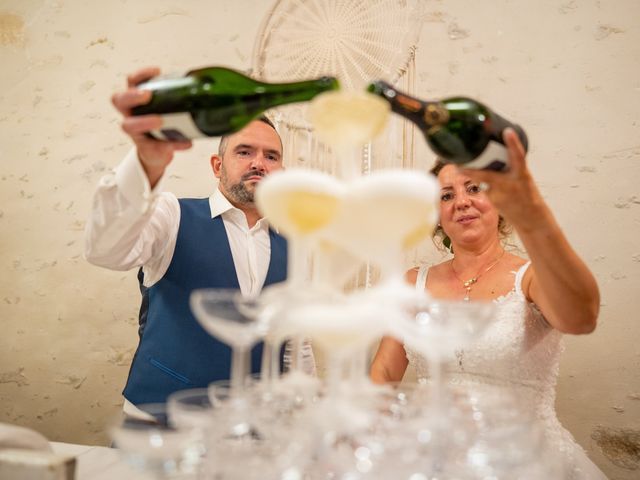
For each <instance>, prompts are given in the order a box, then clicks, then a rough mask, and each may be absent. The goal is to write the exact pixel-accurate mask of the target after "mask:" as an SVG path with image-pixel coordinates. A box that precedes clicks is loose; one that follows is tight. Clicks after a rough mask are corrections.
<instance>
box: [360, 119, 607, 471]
mask: <svg viewBox="0 0 640 480" xmlns="http://www.w3.org/2000/svg"><path fill="white" fill-rule="evenodd" d="M504 140H505V144H506V146H507V150H508V154H509V161H510V164H511V168H510V170H509V171H508V172H506V173H496V172H489V171H477V170H460V169H458V168H457V167H456V166H454V165H444V166H442V168H441V169H440V170H439V172H438V180H439V182H440V186H441V201H440V225H439V227H438V229H439V230H442V233H443V234H444V235H446V236H447V237H448V239H449V241H450V242H451V243H450V246H451V249H452V252H453V258H452V259H450V260H447V261H444V262H442V263H440V264H438V265H435V266H433V267H431V268H429V269H426V268H425V267H422V268H420V269H413V270H410V271H409V272H407V280H408V281H409V282H411V283H413V284H416V285H417V288H426V289H427V290H428V291H429V293H430V294H431V296H432V297H434V298H439V299H447V300H461V301H464V300H471V301H473V300H480V301H482V300H485V301H488V300H492V301H494V302H495V303H496V306H497V314H496V319H495V321H494V322H493V323H492V325H491V326H490V327H489V328H488V330H487V332H485V334H484V335H483V337H482V338H481V339H480V340H479V341H478V342H476V344H474V345H473V346H472V347H470V348H467V349H465V351H462V352H457V354H456V360H455V362H451V364H450V365H447V371H448V373H449V377H450V379H451V381H452V382H457V383H462V384H464V383H467V384H470V385H474V384H478V385H479V384H492V385H498V386H500V385H503V386H506V387H508V388H513V389H516V390H518V389H520V390H521V392H520V393H523V394H524V395H527V396H528V399H529V400H530V401H531V402H532V405H531V408H532V410H533V411H535V412H536V413H537V415H538V418H539V419H540V420H542V421H543V423H544V425H545V427H546V434H547V439H548V441H549V442H550V443H551V446H552V447H553V448H557V449H558V451H560V452H562V455H563V457H564V464H565V465H564V466H565V469H566V470H567V475H568V477H567V478H575V479H584V478H586V479H602V478H606V477H605V476H604V474H603V473H602V472H601V471H600V470H599V469H598V468H597V467H596V466H595V465H594V464H593V463H592V462H591V461H590V460H589V459H588V458H587V457H586V455H585V453H584V451H583V450H582V449H581V448H580V447H579V446H578V445H577V444H576V443H575V441H574V440H573V438H572V437H571V434H570V433H569V432H567V431H566V430H565V429H564V428H563V427H562V426H561V425H560V423H559V422H558V420H557V417H556V414H555V408H554V400H555V385H556V379H557V371H558V364H559V356H560V353H561V350H562V343H561V337H562V334H563V333H570V334H583V333H590V332H592V331H593V330H594V328H595V327H596V320H597V317H598V310H599V305H600V295H599V291H598V286H597V284H596V281H595V279H594V277H593V275H592V274H591V272H590V271H589V269H588V268H587V266H586V265H585V264H584V263H583V262H582V261H581V260H580V258H579V257H578V255H577V254H576V253H575V251H574V250H573V248H572V247H571V245H570V244H569V242H568V241H567V239H566V238H565V236H564V234H563V233H562V231H561V229H560V227H559V225H558V224H557V222H556V220H555V218H554V217H553V214H552V213H551V211H550V209H549V207H548V206H547V205H546V203H545V202H544V200H543V199H542V196H541V195H540V192H539V191H538V189H537V187H536V185H535V182H534V181H533V178H532V177H531V174H530V172H529V170H528V168H527V165H526V163H525V151H524V148H523V147H522V144H521V143H520V140H519V139H518V137H517V135H516V134H515V132H513V131H512V130H507V131H505V134H504ZM505 221H506V222H508V223H509V224H510V225H512V226H513V228H515V230H516V232H517V233H518V235H519V237H520V239H521V241H522V243H523V245H524V247H525V248H526V250H527V253H528V255H529V257H530V259H531V260H530V261H527V260H525V259H523V258H520V257H518V256H516V255H513V254H511V253H508V252H506V251H505V249H504V247H503V245H502V243H501V237H503V234H504V222H505ZM446 243H448V241H447V242H446ZM407 354H408V355H407ZM407 356H408V357H409V358H407ZM409 362H412V363H415V368H416V370H417V371H418V374H419V375H421V374H422V375H424V374H425V373H426V372H425V370H426V367H425V365H424V364H423V362H422V360H421V359H420V357H419V356H418V355H415V354H413V353H412V352H410V351H409V352H406V351H405V349H404V346H403V345H402V343H400V342H398V341H397V340H395V339H393V338H384V339H383V340H382V342H381V344H380V347H379V349H378V352H377V353H376V356H375V358H374V360H373V363H372V366H371V372H370V374H371V379H372V380H373V381H374V382H376V383H384V382H394V381H399V380H401V379H402V377H403V375H404V372H405V369H406V367H407V365H408V363H409Z"/></svg>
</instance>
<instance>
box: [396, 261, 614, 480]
mask: <svg viewBox="0 0 640 480" xmlns="http://www.w3.org/2000/svg"><path fill="white" fill-rule="evenodd" d="M528 266H529V263H527V264H525V265H523V266H522V267H521V268H520V269H519V270H518V271H517V272H513V273H514V275H515V281H514V287H513V289H512V290H511V292H509V293H508V294H506V295H504V296H502V297H500V298H498V299H496V300H495V301H494V302H495V303H496V304H497V313H496V319H495V321H494V322H492V323H491V325H490V326H489V327H488V328H487V330H486V331H485V333H484V335H483V336H482V337H481V338H480V339H479V341H477V342H475V343H474V344H473V346H472V347H470V348H466V349H465V350H464V351H459V352H457V353H456V358H455V360H454V361H451V362H449V363H448V364H447V365H446V366H445V371H446V374H447V379H448V381H449V382H450V383H453V384H456V385H462V386H469V387H470V388H472V387H473V386H474V385H475V386H483V385H490V386H493V387H496V386H497V387H504V388H506V389H510V391H513V392H514V393H515V394H516V395H517V398H518V399H519V401H520V402H526V404H525V405H521V406H522V407H523V409H524V411H528V412H535V414H536V417H537V419H538V420H539V421H540V422H541V424H542V425H543V426H544V428H545V434H546V441H547V443H548V445H549V446H550V447H551V448H552V449H553V451H555V452H559V453H560V455H561V457H562V461H563V463H564V471H565V478H567V479H571V480H583V479H586V480H601V479H605V480H606V478H607V477H606V476H605V475H604V473H602V472H601V471H600V470H599V469H598V467H597V466H596V465H595V464H594V463H593V462H592V461H591V460H590V459H589V458H588V457H587V455H586V453H585V452H584V450H583V449H582V447H580V446H579V445H578V444H577V443H576V441H575V440H574V438H573V436H572V435H571V434H570V433H569V432H568V431H567V430H566V429H565V428H564V427H563V426H562V425H561V424H560V422H559V421H558V418H557V416H556V411H555V398H556V392H555V387H556V381H557V377H558V370H559V362H560V355H561V353H562V351H563V342H562V334H561V333H560V332H559V331H557V330H555V329H553V328H551V327H550V326H549V324H548V323H547V322H546V320H545V319H544V317H543V316H542V314H541V313H540V311H539V310H538V308H537V307H536V306H535V305H534V304H532V303H529V302H528V301H527V300H526V298H525V296H524V294H523V292H522V289H521V283H522V277H523V276H524V273H525V271H526V269H527V268H528ZM427 270H428V269H427V268H426V267H422V268H421V269H420V271H419V273H418V279H417V281H416V288H418V289H424V286H425V284H426V276H427ZM405 349H406V351H407V358H408V359H409V363H410V364H411V365H412V366H413V367H414V369H415V370H416V373H417V375H418V377H419V378H420V377H425V376H427V373H428V372H427V364H426V362H425V360H424V359H423V358H422V357H421V356H420V355H418V354H417V353H415V352H413V351H411V350H410V349H409V348H406V347H405Z"/></svg>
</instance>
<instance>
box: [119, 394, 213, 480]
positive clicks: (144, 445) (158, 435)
mask: <svg viewBox="0 0 640 480" xmlns="http://www.w3.org/2000/svg"><path fill="white" fill-rule="evenodd" d="M139 408H140V409H141V410H143V411H144V412H146V413H148V414H150V418H149V419H136V418H130V417H125V418H122V415H121V414H119V417H118V421H117V422H116V424H115V425H114V426H113V427H112V428H111V429H110V435H111V438H112V440H113V442H114V446H115V447H116V448H117V449H119V450H120V452H121V453H122V455H123V457H124V459H125V461H126V462H127V463H128V464H129V465H131V466H132V467H133V468H135V469H136V470H139V471H143V472H149V473H151V474H152V475H154V476H155V477H156V478H158V479H169V478H181V479H185V480H186V479H194V480H195V478H196V474H197V471H198V466H199V464H200V459H201V450H200V445H201V444H200V439H199V437H198V435H197V433H196V432H195V431H194V430H193V429H192V428H184V427H182V426H176V425H174V424H172V423H170V422H169V416H168V412H167V405H166V404H164V403H158V404H147V405H140V406H139Z"/></svg>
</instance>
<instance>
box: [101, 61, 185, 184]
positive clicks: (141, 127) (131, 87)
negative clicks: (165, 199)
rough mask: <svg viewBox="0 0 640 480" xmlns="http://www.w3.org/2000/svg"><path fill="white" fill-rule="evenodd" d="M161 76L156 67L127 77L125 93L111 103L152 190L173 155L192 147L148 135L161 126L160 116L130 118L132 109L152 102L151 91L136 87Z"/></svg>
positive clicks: (116, 95)
mask: <svg viewBox="0 0 640 480" xmlns="http://www.w3.org/2000/svg"><path fill="white" fill-rule="evenodd" d="M159 74H160V69H159V68H157V67H147V68H143V69H141V70H138V71H137V72H135V73H132V74H131V75H129V76H128V77H127V87H128V88H127V90H125V91H124V92H118V93H115V94H113V96H112V97H111V103H113V105H114V106H115V107H116V109H117V110H118V111H119V112H120V113H121V114H122V115H123V117H124V119H123V121H122V130H124V132H125V133H126V134H127V135H129V136H130V137H131V140H133V143H134V144H135V145H136V149H137V151H138V159H139V160H140V163H141V164H142V167H143V168H144V171H145V172H146V174H147V177H148V178H149V183H150V184H151V188H153V187H154V186H155V184H156V183H158V180H160V178H161V177H162V175H163V174H164V171H165V169H166V168H167V165H169V163H171V160H173V154H174V152H176V151H178V150H187V149H189V148H191V142H165V141H159V140H154V139H152V138H150V137H148V136H147V135H145V134H146V133H147V132H149V131H151V130H157V129H159V128H161V127H162V118H161V117H160V115H140V116H133V115H132V114H131V110H132V109H133V108H134V107H137V106H138V105H144V104H145V103H148V102H149V101H150V100H151V92H150V91H148V90H140V89H138V88H137V85H139V84H140V83H142V82H144V81H146V80H149V79H150V78H152V77H155V76H157V75H159Z"/></svg>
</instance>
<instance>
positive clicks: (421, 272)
mask: <svg viewBox="0 0 640 480" xmlns="http://www.w3.org/2000/svg"><path fill="white" fill-rule="evenodd" d="M428 273H429V267H427V266H426V265H422V266H421V267H420V268H419V269H418V276H417V277H416V290H417V291H419V292H423V291H424V290H425V288H427V274H428Z"/></svg>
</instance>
